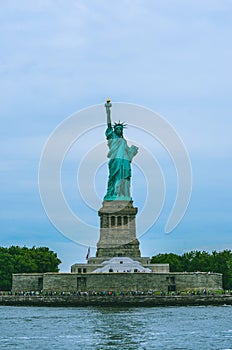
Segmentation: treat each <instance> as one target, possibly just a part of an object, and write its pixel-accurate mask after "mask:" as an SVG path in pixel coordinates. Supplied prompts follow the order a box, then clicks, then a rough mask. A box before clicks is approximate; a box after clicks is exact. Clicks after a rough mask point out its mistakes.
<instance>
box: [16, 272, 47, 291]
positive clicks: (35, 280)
mask: <svg viewBox="0 0 232 350" xmlns="http://www.w3.org/2000/svg"><path fill="white" fill-rule="evenodd" d="M43 276H44V274H43V273H21V274H19V273H18V274H13V278H12V290H15V291H32V290H34V291H36V290H42V289H43Z"/></svg>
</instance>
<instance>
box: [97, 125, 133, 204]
mask: <svg viewBox="0 0 232 350" xmlns="http://www.w3.org/2000/svg"><path fill="white" fill-rule="evenodd" d="M106 138H107V140H108V147H109V152H108V154H107V157H108V158H110V161H109V179H108V188H107V194H106V196H105V198H104V199H105V200H115V199H119V200H131V197H130V178H131V160H132V158H133V157H134V156H135V154H136V151H135V149H134V148H133V147H129V146H128V145H127V141H126V140H125V139H124V138H123V137H119V136H118V135H117V134H116V133H115V132H114V130H113V128H112V127H110V126H109V127H108V128H107V130H106Z"/></svg>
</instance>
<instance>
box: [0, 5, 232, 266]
mask: <svg viewBox="0 0 232 350" xmlns="http://www.w3.org/2000/svg"><path fill="white" fill-rule="evenodd" d="M0 19H1V27H0V33H1V36H0V45H1V46H0V47H1V55H0V74H1V112H0V113H1V140H0V143H1V165H0V168H1V213H0V215H1V230H0V233H1V239H0V246H10V245H20V246H23V245H27V246H33V245H35V246H48V247H49V248H50V249H52V250H54V251H56V252H57V254H58V256H59V257H60V259H61V260H62V261H63V264H62V265H61V270H62V271H69V268H70V265H71V264H73V263H76V262H78V261H84V260H85V255H86V251H87V248H88V244H87V245H81V244H76V243H74V242H73V241H72V240H71V239H70V238H69V237H67V236H65V235H63V234H62V233H60V232H59V231H58V230H57V229H56V228H55V227H54V226H53V224H52V223H51V222H50V220H49V218H48V217H47V215H46V213H45V211H44V208H43V206H42V204H41V200H40V194H39V188H38V168H39V161H40V157H41V153H42V150H43V148H44V145H45V142H46V140H47V139H48V138H49V136H50V134H51V133H52V132H53V131H54V129H55V128H56V127H57V126H58V125H59V124H60V123H62V122H64V121H65V120H66V118H68V117H69V116H70V115H72V114H74V113H76V112H78V111H79V110H82V109H85V108H88V107H90V106H92V105H99V104H104V101H105V99H106V97H108V96H110V97H111V99H112V101H113V103H114V102H124V103H132V104H137V105H141V106H144V107H145V108H148V109H151V110H153V111H155V112H157V113H159V114H160V115H161V116H163V118H164V119H165V120H166V121H168V122H169V123H170V124H171V125H172V127H173V129H174V130H175V131H176V132H177V133H178V135H179V136H180V137H181V139H182V141H183V143H184V145H185V147H186V149H187V150H188V153H189V157H190V160H191V164H192V174H193V189H192V196H191V200H190V204H189V207H188V209H187V212H186V214H185V216H184V218H183V219H182V221H181V222H180V223H179V225H178V226H177V227H176V228H175V229H174V230H173V231H172V232H171V233H170V234H166V233H165V232H164V227H165V224H166V222H167V218H168V216H169V214H170V209H171V207H172V204H173V202H174V200H175V193H176V188H175V181H173V176H174V170H173V169H172V168H173V164H172V160H171V159H170V158H169V157H168V155H166V154H162V151H161V149H160V148H162V147H160V148H159V145H158V144H157V145H156V144H155V145H154V147H153V148H152V149H151V150H150V152H151V154H153V157H154V158H158V161H159V164H160V167H161V168H162V171H163V173H164V177H165V182H166V186H167V187H166V197H165V203H164V208H163V210H162V212H161V215H160V217H159V219H158V220H157V221H156V223H155V224H154V225H153V226H152V227H151V229H150V230H149V231H148V232H147V233H146V234H144V235H143V236H142V237H141V239H140V242H141V251H142V255H144V256H152V255H154V254H158V253H163V252H174V253H183V252H184V251H189V250H194V249H198V250H203V249H204V250H207V251H212V250H223V249H232V244H231V242H232V240H231V234H232V225H231V217H232V212H231V209H232V181H231V178H232V162H231V160H232V141H231V140H232V138H231V131H232V118H231V109H232V108H231V107H232V97H231V83H232V63H231V62H232V41H231V37H232V2H231V1H230V0H221V1H218V0H204V1H200V0H188V1H184V0H169V1H168V0H162V1H161V0H158V1H156V0H133V1H132V0H130V1H129V0H118V1H117V2H116V1H115V2H113V1H112V2H109V1H106V0H87V1H84V0H83V1H79V0H69V1H65V0H38V1H29V0H21V1H17V0H15V1H14V0H8V1H2V2H1V12H0ZM115 117H116V119H117V116H115ZM123 118H124V119H123V120H125V121H127V118H126V115H125V116H123ZM119 119H120V118H119ZM104 121H105V114H104V109H103V115H102V120H99V121H98V122H96V123H99V125H100V124H102V123H104ZM81 123H82V119H81V118H80V124H81ZM94 126H95V125H94ZM80 127H81V125H80ZM147 127H148V129H149V125H148V126H147ZM133 135H134V136H133ZM125 136H126V137H127V138H130V139H133V140H135V139H136V137H137V138H138V143H139V144H143V143H145V138H144V140H143V139H142V136H141V135H139V133H138V132H136V130H134V131H133V127H131V128H130V127H129V126H128V129H127V131H125ZM90 139H91V140H93V143H94V142H95V141H96V144H97V143H99V142H104V128H103V127H99V128H96V130H95V134H94V137H91V134H90V135H89V140H90ZM81 142H82V144H81ZM133 142H135V141H133ZM84 145H85V142H84V141H83V140H82V141H80V144H79V145H78V144H77V145H76V146H75V145H74V147H73V149H72V150H70V154H69V155H68V156H67V161H66V163H64V176H63V177H64V185H63V186H64V191H66V200H67V201H70V203H71V204H70V205H72V206H73V211H74V212H75V210H78V211H79V215H83V220H84V221H88V222H89V224H90V225H93V226H95V227H97V226H98V225H99V222H98V220H99V218H98V216H97V210H91V211H88V210H89V208H87V209H86V205H85V204H86V203H85V202H84V201H83V200H81V198H80V196H79V193H78V188H77V181H76V178H75V176H76V172H77V169H78V166H79V165H78V164H79V162H80V159H81V157H82V158H83V154H81V153H78V152H79V150H80V149H82V150H83V152H86V154H87V153H88V149H85V148H84ZM75 147H76V148H75ZM147 147H149V145H147ZM84 150H85V151H84ZM103 150H104V148H103ZM105 151H106V152H107V148H106V147H105ZM156 152H157V153H156ZM102 156H103V158H104V155H102ZM105 161H107V159H106V154H105ZM133 174H134V176H133V200H134V204H135V205H136V206H138V208H139V210H140V209H141V207H142V206H143V203H144V201H145V195H144V191H142V190H141V188H143V186H144V187H146V181H145V178H144V175H143V173H142V171H141V170H140V169H139V168H138V167H136V165H134V168H133ZM106 182H107V166H106V164H103V165H102V167H100V170H99V171H98V173H97V175H96V184H95V187H96V192H97V193H98V196H99V198H100V197H101V196H102V197H103V196H104V193H105V188H106ZM138 189H139V190H138ZM155 200H156V199H155V198H154V201H155ZM138 220H139V217H138ZM78 234H79V236H80V240H79V241H80V243H82V242H83V239H82V238H81V237H82V236H81V235H82V232H80V233H78ZM138 234H139V233H138ZM96 240H97V239H96ZM91 254H92V255H94V254H95V251H94V249H93V248H91Z"/></svg>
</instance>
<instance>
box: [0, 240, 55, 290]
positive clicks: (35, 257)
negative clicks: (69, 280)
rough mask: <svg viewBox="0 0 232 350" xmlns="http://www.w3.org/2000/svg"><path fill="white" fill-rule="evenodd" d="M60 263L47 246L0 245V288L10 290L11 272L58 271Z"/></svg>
mask: <svg viewBox="0 0 232 350" xmlns="http://www.w3.org/2000/svg"><path fill="white" fill-rule="evenodd" d="M60 263H61V260H60V259H59V258H58V257H57V254H56V253H54V252H53V251H51V250H49V248H47V247H38V248H36V247H32V248H27V247H19V246H11V247H9V248H5V247H0V290H11V287H12V274H13V273H33V272H58V271H59V269H58V265H59V264H60Z"/></svg>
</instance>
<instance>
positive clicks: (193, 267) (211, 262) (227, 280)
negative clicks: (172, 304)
mask: <svg viewBox="0 0 232 350" xmlns="http://www.w3.org/2000/svg"><path fill="white" fill-rule="evenodd" d="M151 263H152V264H158V263H160V264H161V263H163V264H164V263H169V265H170V271H171V272H184V271H186V272H194V271H202V272H209V271H210V272H219V273H222V274H223V278H222V279H223V288H224V289H232V252H231V250H223V251H221V252H216V251H213V252H212V253H208V252H206V251H197V250H194V251H191V252H188V253H184V254H182V255H177V254H173V253H166V254H158V255H155V256H153V257H152V259H151Z"/></svg>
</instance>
